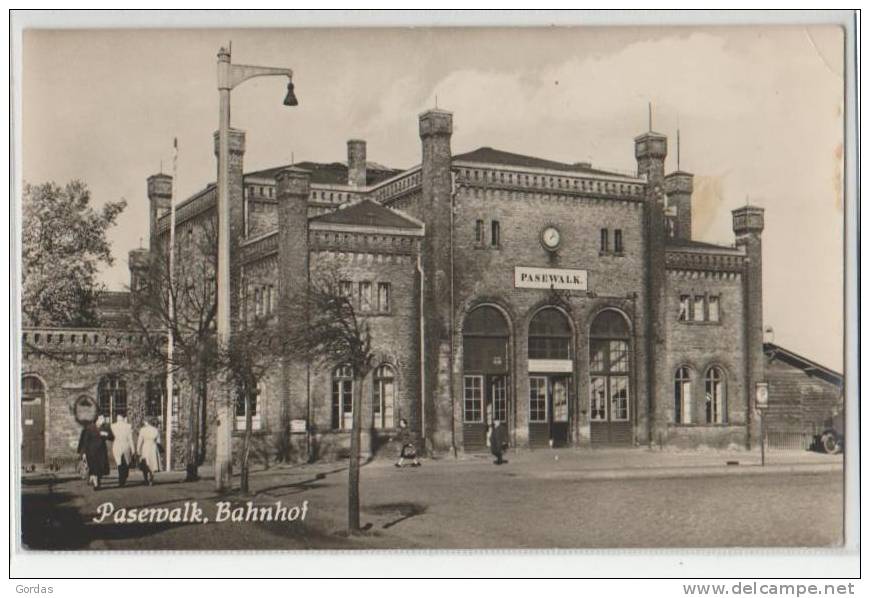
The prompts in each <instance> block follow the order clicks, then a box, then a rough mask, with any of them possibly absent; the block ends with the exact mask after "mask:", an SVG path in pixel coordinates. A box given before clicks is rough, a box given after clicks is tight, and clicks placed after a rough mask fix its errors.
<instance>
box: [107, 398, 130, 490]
mask: <svg viewBox="0 0 870 598" xmlns="http://www.w3.org/2000/svg"><path fill="white" fill-rule="evenodd" d="M111 429H112V435H113V436H114V437H115V441H114V442H113V443H112V456H114V457H115V463H116V464H117V466H118V486H123V485H124V484H126V483H127V476H128V475H129V474H130V465H131V464H132V462H133V429H132V428H131V427H130V424H129V423H127V417H126V416H124V415H123V414H119V415H118V417H117V419H116V420H115V423H114V424H112V426H111Z"/></svg>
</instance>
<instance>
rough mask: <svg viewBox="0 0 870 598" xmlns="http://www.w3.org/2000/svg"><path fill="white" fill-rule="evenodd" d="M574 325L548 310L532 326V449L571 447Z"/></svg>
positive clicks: (550, 309)
mask: <svg viewBox="0 0 870 598" xmlns="http://www.w3.org/2000/svg"><path fill="white" fill-rule="evenodd" d="M571 337H572V334H571V324H570V322H569V321H568V317H567V316H566V315H565V314H564V313H563V312H562V311H561V310H559V309H556V308H554V307H546V308H544V309H541V310H540V311H538V312H537V313H536V314H535V315H534V317H532V321H531V322H530V323H529V446H530V447H532V448H536V447H546V446H552V447H559V446H565V445H567V444H568V438H569V422H570V421H571V401H570V400H569V397H570V396H571V388H572V386H573V384H572V383H573V375H572V372H573V371H574V360H573V349H572V343H571Z"/></svg>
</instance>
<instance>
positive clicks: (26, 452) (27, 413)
mask: <svg viewBox="0 0 870 598" xmlns="http://www.w3.org/2000/svg"><path fill="white" fill-rule="evenodd" d="M21 424H22V426H21V428H22V434H21V465H22V466H23V467H28V466H31V465H42V464H43V463H44V462H45V386H44V385H43V384H42V380H40V379H39V378H37V377H36V376H24V378H23V379H22V380H21Z"/></svg>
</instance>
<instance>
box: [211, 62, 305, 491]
mask: <svg viewBox="0 0 870 598" xmlns="http://www.w3.org/2000/svg"><path fill="white" fill-rule="evenodd" d="M217 75H218V77H217V78H218V93H219V94H220V122H219V125H218V272H217V335H218V342H219V343H220V345H221V346H222V347H226V346H227V345H228V344H229V341H230V202H229V190H230V179H229V154H230V151H229V149H230V148H229V132H230V91H232V90H233V89H234V88H235V87H237V86H239V85H241V84H242V83H244V82H245V81H247V80H248V79H251V78H253V77H270V76H280V77H287V78H288V79H289V82H288V83H287V95H286V97H285V98H284V105H285V106H297V105H299V101H298V100H297V99H296V94H295V93H294V91H293V71H292V70H291V69H287V68H276V67H268V66H250V65H247V64H232V62H231V60H230V52H229V50H227V49H226V48H221V49H220V51H219V52H218V73H217ZM228 392H229V393H230V396H228V397H226V400H224V401H218V405H219V407H218V426H217V427H218V429H217V439H216V440H217V442H216V447H215V485H216V486H217V489H218V490H227V489H229V488H230V487H231V484H232V426H231V423H232V419H231V417H232V411H231V408H230V406H231V404H232V397H231V393H232V391H228Z"/></svg>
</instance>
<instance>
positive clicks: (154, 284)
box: [131, 219, 221, 481]
mask: <svg viewBox="0 0 870 598" xmlns="http://www.w3.org/2000/svg"><path fill="white" fill-rule="evenodd" d="M197 229H198V232H199V235H198V236H197V237H196V238H191V239H188V238H185V239H184V240H181V241H180V242H178V243H177V244H176V245H177V247H176V251H177V254H176V257H175V259H174V268H173V270H174V271H173V272H170V266H169V263H170V260H169V247H168V243H165V244H164V243H158V244H157V247H154V248H152V253H151V255H150V256H149V261H148V263H147V267H146V270H145V272H143V273H141V275H140V276H139V277H134V283H133V284H134V288H132V289H131V296H132V308H133V309H132V320H133V322H134V325H135V326H136V327H137V328H138V329H139V331H141V333H142V335H143V337H144V339H145V343H144V344H143V350H144V352H145V353H147V354H148V356H149V357H151V358H156V359H157V360H159V361H160V362H161V363H162V364H164V366H165V367H164V371H172V372H173V373H183V374H184V376H185V377H186V378H187V382H188V384H189V385H190V388H191V400H190V401H189V402H188V411H187V424H188V434H187V446H186V458H185V466H186V469H187V480H189V481H193V480H196V479H198V467H199V465H201V464H202V462H203V459H204V458H205V432H206V417H205V411H206V405H207V398H208V382H209V380H210V379H211V377H212V375H213V374H215V373H216V372H218V371H219V370H220V368H221V363H220V361H221V360H220V359H219V351H218V347H217V339H216V320H215V318H216V316H217V301H216V293H215V272H216V266H217V231H216V229H215V223H214V221H213V220H212V219H204V220H203V221H202V223H201V226H199V227H197ZM191 237H193V235H191ZM170 334H171V337H172V341H173V349H172V351H171V352H169V351H168V350H167V337H168V335H170ZM172 392H173V389H172V388H167V389H166V393H167V397H168V398H169V399H168V400H167V409H169V408H171V406H170V404H169V401H171V397H172Z"/></svg>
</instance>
